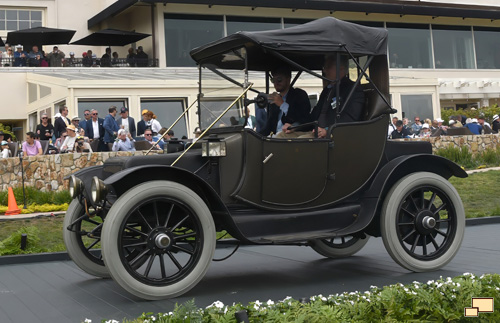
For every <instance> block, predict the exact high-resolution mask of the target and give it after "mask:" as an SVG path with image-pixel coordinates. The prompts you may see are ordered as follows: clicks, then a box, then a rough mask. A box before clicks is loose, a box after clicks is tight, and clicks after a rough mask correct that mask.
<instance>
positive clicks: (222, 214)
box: [104, 165, 240, 238]
mask: <svg viewBox="0 0 500 323" xmlns="http://www.w3.org/2000/svg"><path fill="white" fill-rule="evenodd" d="M154 180H168V181H173V182H176V183H180V184H182V185H185V186H186V187H189V188H190V189H191V190H193V191H194V192H195V193H196V194H198V195H199V196H200V197H201V198H202V199H203V200H204V201H205V203H207V206H208V208H209V209H210V211H211V213H212V216H213V218H214V221H215V223H216V225H217V226H218V228H221V227H222V228H223V229H225V230H227V231H228V232H229V233H230V234H231V235H232V236H233V237H235V238H237V237H238V236H239V235H240V233H239V230H237V229H236V226H235V225H234V221H233V220H232V218H231V217H230V216H229V212H228V210H227V208H226V206H225V205H224V203H223V202H222V200H221V199H220V197H219V195H218V194H217V192H216V191H215V190H214V189H213V188H212V186H210V185H209V184H208V183H207V182H205V181H204V180H203V179H202V178H201V177H199V176H198V175H196V174H193V173H192V172H190V171H187V170H185V169H182V168H177V167H172V166H161V165H154V166H151V165H148V166H137V167H131V168H127V169H125V170H123V171H120V172H118V173H115V174H113V175H111V176H110V177H108V178H107V179H106V180H104V184H106V185H107V186H108V185H110V186H111V187H112V188H113V189H112V192H113V193H115V194H116V195H117V197H120V196H121V195H122V194H124V193H125V192H126V191H128V190H129V189H131V188H132V187H134V186H136V185H138V184H141V183H144V182H147V181H154Z"/></svg>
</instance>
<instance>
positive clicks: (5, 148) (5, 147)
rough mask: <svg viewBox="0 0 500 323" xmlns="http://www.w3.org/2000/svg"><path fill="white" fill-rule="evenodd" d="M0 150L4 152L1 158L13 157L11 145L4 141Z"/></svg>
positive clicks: (0, 144) (0, 145)
mask: <svg viewBox="0 0 500 323" xmlns="http://www.w3.org/2000/svg"><path fill="white" fill-rule="evenodd" d="M0 148H1V150H2V152H1V154H2V155H1V156H2V158H8V157H11V154H12V153H11V151H10V149H9V143H8V142H7V141H5V140H2V142H1V143H0Z"/></svg>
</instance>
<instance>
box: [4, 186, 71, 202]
mask: <svg viewBox="0 0 500 323" xmlns="http://www.w3.org/2000/svg"><path fill="white" fill-rule="evenodd" d="M25 190H26V205H31V204H37V205H43V204H56V205H61V204H65V203H67V204H69V203H71V196H70V195H69V191H60V192H53V191H51V192H41V191H39V190H37V189H36V188H35V187H32V186H25ZM13 191H14V197H15V198H16V202H17V204H18V205H22V204H23V203H24V200H23V189H22V187H17V188H14V189H13ZM8 200H9V198H8V191H2V192H0V205H8Z"/></svg>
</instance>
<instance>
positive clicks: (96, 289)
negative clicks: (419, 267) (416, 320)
mask: <svg viewBox="0 0 500 323" xmlns="http://www.w3.org/2000/svg"><path fill="white" fill-rule="evenodd" d="M497 222H498V221H497ZM499 231H500V224H488V225H477V226H468V227H467V228H466V235H465V238H464V242H463V244H462V247H461V249H460V251H459V253H458V254H457V256H456V257H455V258H454V260H453V261H452V262H451V263H450V264H448V265H447V266H446V267H445V268H444V269H442V270H439V271H436V272H431V273H412V272H409V271H407V270H405V269H403V268H401V267H400V266H399V265H397V264H396V263H395V262H394V261H393V260H392V259H391V258H390V256H389V255H388V254H387V252H386V251H385V249H384V246H383V243H382V239H380V238H371V240H370V242H369V243H368V244H367V245H366V246H365V248H364V249H363V250H361V251H360V252H359V253H358V254H357V255H355V256H353V257H350V258H346V259H339V260H330V259H325V258H323V257H321V256H320V255H318V254H317V253H315V252H314V251H313V250H312V249H310V248H307V247H285V246H275V247H271V246H265V247H261V246H252V247H242V248H240V249H239V250H238V251H237V252H236V253H235V254H234V255H233V256H232V257H231V258H229V259H228V260H226V261H223V262H213V263H212V265H211V267H210V269H209V271H208V273H207V275H206V276H205V278H204V279H203V280H202V281H201V282H200V283H199V284H198V285H197V286H196V287H195V288H193V289H192V290H191V291H189V292H188V293H187V294H185V295H183V296H182V297H179V298H176V299H171V300H164V301H143V300H140V299H138V298H136V297H134V296H132V295H130V294H128V293H127V292H125V291H123V290H122V289H121V288H120V287H119V286H118V285H117V284H115V283H114V282H113V281H112V280H109V279H107V280H103V279H96V278H93V277H92V276H89V275H87V274H86V273H84V272H82V271H81V270H79V269H78V268H77V267H76V266H75V265H74V264H73V263H72V262H71V261H46V262H35V263H27V264H9V265H5V264H4V265H1V266H0V322H2V323H9V322H16V323H17V322H30V323H35V322H51V323H52V322H82V321H83V320H84V319H85V318H88V319H91V320H92V322H100V321H101V319H116V320H122V319H124V318H129V319H133V318H136V317H138V316H139V315H141V314H142V312H155V313H157V312H168V311H170V310H172V309H173V307H174V305H175V303H176V302H178V303H183V302H185V301H187V300H190V299H193V298H194V299H195V301H196V304H197V305H198V306H200V307H202V306H203V307H204V306H207V305H209V304H211V303H212V302H214V301H216V300H220V301H222V302H223V303H224V304H232V303H233V302H242V303H247V302H250V301H254V300H257V299H258V300H260V301H267V300H268V299H273V300H280V299H283V298H285V297H286V296H292V297H294V298H301V297H308V296H311V295H317V294H324V295H328V294H332V293H337V292H343V291H355V290H358V291H359V290H361V291H364V290H368V289H369V288H370V285H377V286H384V285H389V284H394V283H397V282H401V283H410V282H412V281H414V280H417V281H421V282H427V280H429V279H437V278H439V276H443V277H447V276H456V275H460V274H462V273H464V272H471V273H474V274H477V275H481V274H483V273H493V272H496V273H499V272H500V244H499V243H498V241H499V238H498V232H499ZM230 251H231V250H230V249H218V250H217V251H216V257H217V258H221V257H223V256H225V255H227V254H228V253H229V252H230Z"/></svg>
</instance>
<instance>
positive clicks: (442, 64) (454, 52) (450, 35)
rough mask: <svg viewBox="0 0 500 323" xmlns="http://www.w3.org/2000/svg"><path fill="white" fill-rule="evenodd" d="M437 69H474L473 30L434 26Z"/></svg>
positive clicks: (433, 35)
mask: <svg viewBox="0 0 500 323" xmlns="http://www.w3.org/2000/svg"><path fill="white" fill-rule="evenodd" d="M432 38H433V41H434V61H435V64H436V65H435V66H436V68H454V69H467V68H474V49H473V45H472V30H471V28H470V27H460V26H438V25H433V26H432Z"/></svg>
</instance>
